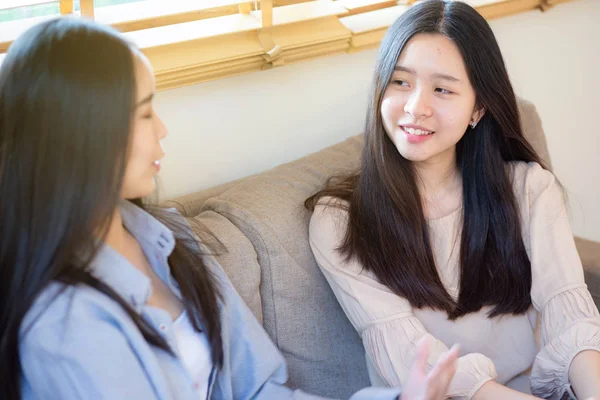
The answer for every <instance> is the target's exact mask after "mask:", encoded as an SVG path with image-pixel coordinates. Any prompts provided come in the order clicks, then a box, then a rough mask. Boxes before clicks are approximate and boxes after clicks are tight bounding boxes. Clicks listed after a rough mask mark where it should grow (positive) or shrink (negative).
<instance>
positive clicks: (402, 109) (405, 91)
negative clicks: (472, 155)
mask: <svg viewBox="0 0 600 400" xmlns="http://www.w3.org/2000/svg"><path fill="white" fill-rule="evenodd" d="M475 101H476V96H475V91H474V90H473V87H471V83H470V81H469V78H468V76H467V70H466V68H465V65H464V62H463V59H462V56H461V54H460V52H459V50H458V48H457V47H456V45H455V44H454V42H452V41H451V40H450V39H448V38H447V37H446V36H443V35H441V34H418V35H415V36H414V37H413V38H412V39H410V40H409V41H408V43H407V44H406V46H405V47H404V49H403V50H402V53H401V54H400V57H399V58H398V62H397V64H396V66H395V69H394V72H393V73H392V76H391V79H390V82H389V84H388V87H387V89H386V90H385V92H384V96H383V101H382V103H381V117H382V119H383V125H384V127H385V130H386V132H387V134H388V136H389V137H390V139H391V140H392V142H393V143H394V145H395V146H396V148H397V149H398V152H400V154H401V155H402V156H403V157H404V158H406V159H408V160H410V161H413V162H433V161H435V160H436V159H445V158H446V157H448V158H453V157H454V154H455V148H456V143H458V141H459V140H460V139H461V138H462V137H463V135H464V134H465V131H466V130H467V128H468V125H469V123H470V122H471V121H473V120H475V121H477V122H478V121H479V119H480V118H481V117H482V116H483V112H482V111H479V110H477V109H476V107H475Z"/></svg>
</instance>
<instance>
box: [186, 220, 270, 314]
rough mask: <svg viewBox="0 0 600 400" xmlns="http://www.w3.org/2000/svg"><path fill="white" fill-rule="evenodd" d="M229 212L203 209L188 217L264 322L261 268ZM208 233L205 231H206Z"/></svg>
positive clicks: (248, 241)
mask: <svg viewBox="0 0 600 400" xmlns="http://www.w3.org/2000/svg"><path fill="white" fill-rule="evenodd" d="M229 218H231V219H232V220H234V219H235V217H233V216H230V215H223V214H218V213H216V212H214V211H210V210H206V211H203V212H201V213H200V214H198V215H197V216H195V217H191V218H188V221H189V223H190V226H191V227H192V229H193V230H194V232H195V233H196V234H197V235H198V236H199V237H200V238H202V240H203V242H204V243H206V244H208V246H209V247H210V248H211V251H212V252H214V255H215V257H216V259H217V261H218V262H219V264H221V266H222V267H223V269H224V270H225V272H226V273H227V275H228V276H229V278H230V279H231V282H232V283H233V286H234V287H235V288H236V290H237V291H238V293H239V294H240V296H241V297H242V299H244V301H245V302H246V304H247V305H248V307H249V308H250V310H251V311H252V313H253V314H254V316H255V317H256V319H258V320H259V321H260V322H261V323H262V322H263V313H262V301H261V297H260V292H259V288H260V277H261V270H260V265H259V264H258V256H257V254H256V251H254V246H252V243H250V240H248V238H247V237H246V236H245V235H244V234H243V233H242V231H240V230H239V229H238V228H237V227H236V226H235V225H234V224H233V223H232V222H231V220H230V219H229ZM207 232H208V234H207Z"/></svg>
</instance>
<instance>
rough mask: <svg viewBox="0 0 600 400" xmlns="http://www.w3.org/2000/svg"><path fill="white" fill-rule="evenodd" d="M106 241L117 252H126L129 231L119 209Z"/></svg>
mask: <svg viewBox="0 0 600 400" xmlns="http://www.w3.org/2000/svg"><path fill="white" fill-rule="evenodd" d="M104 241H105V243H106V244H108V245H109V246H110V247H112V248H113V249H114V250H116V251H117V252H119V253H121V254H122V253H123V252H124V249H125V247H126V243H127V230H126V229H125V227H124V226H123V219H122V218H121V212H120V210H119V208H117V209H116V210H115V211H114V213H113V217H112V220H111V221H110V226H109V227H108V231H107V233H106V237H105V239H104Z"/></svg>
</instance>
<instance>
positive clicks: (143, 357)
mask: <svg viewBox="0 0 600 400" xmlns="http://www.w3.org/2000/svg"><path fill="white" fill-rule="evenodd" d="M154 92H155V83H154V78H153V74H152V72H151V69H150V65H149V64H148V62H147V60H146V58H145V57H144V56H143V55H142V54H141V52H140V51H139V50H138V49H136V48H135V47H134V46H132V45H131V44H129V43H127V42H125V41H124V40H123V39H122V38H121V37H120V36H119V34H118V33H117V32H116V31H113V30H112V29H110V28H106V27H102V26H100V25H97V24H94V23H92V22H86V21H83V20H81V19H74V18H59V19H56V20H52V21H48V22H44V23H42V24H40V25H38V26H36V27H34V28H32V29H30V30H29V31H28V32H26V33H25V34H24V35H23V36H22V37H20V38H19V39H18V40H17V41H16V42H15V43H14V44H13V45H12V46H11V47H10V50H9V52H8V55H7V57H6V59H5V61H4V63H3V65H2V69H1V70H0V196H1V198H2V201H1V202H0V395H1V396H0V397H2V398H3V399H7V400H14V399H20V398H25V399H61V400H64V399H80V398H86V399H111V400H113V399H185V400H187V399H190V400H191V399H195V400H197V399H201V398H204V399H206V398H215V399H316V397H314V396H310V395H307V394H304V393H302V392H300V391H298V390H296V391H293V390H291V389H289V388H286V387H285V386H284V383H285V381H286V379H287V375H286V369H285V364H284V359H283V357H282V356H281V354H280V353H279V351H278V350H277V349H276V347H275V346H274V345H273V343H272V342H271V341H270V340H269V338H268V336H267V335H266V333H265V332H264V330H263V329H262V327H261V326H260V324H259V323H258V322H257V321H256V319H254V317H253V316H252V314H251V313H250V311H249V310H248V308H247V307H246V306H245V304H244V303H243V301H242V300H241V299H240V297H239V296H238V294H237V293H236V292H235V290H234V289H233V287H232V285H231V283H230V282H229V280H228V279H227V277H226V275H225V274H224V272H223V271H222V270H221V268H220V267H219V265H218V264H217V263H216V262H215V260H214V258H212V257H211V256H210V255H209V251H208V248H206V247H204V245H203V244H201V243H200V242H199V241H198V240H197V239H196V237H195V236H194V235H193V233H192V231H191V229H190V228H189V226H188V225H187V223H186V221H185V219H183V217H181V216H180V215H179V214H177V213H176V212H174V211H172V210H163V209H160V208H157V207H149V206H146V205H144V204H143V203H142V201H141V199H142V198H144V197H146V196H148V195H150V194H152V192H153V191H154V189H155V182H154V176H155V175H156V174H157V172H158V171H159V170H160V162H161V159H162V158H163V156H164V152H163V150H162V147H161V145H160V140H161V139H163V138H164V137H165V136H166V133H167V131H166V129H165V126H164V125H163V123H162V121H161V120H160V118H159V117H158V116H157V115H156V114H155V112H154V109H153V107H152V97H153V94H154ZM456 355H457V352H456V349H454V350H452V351H450V352H449V353H447V355H446V356H445V357H443V359H442V360H441V361H440V362H439V363H438V365H437V366H435V368H434V369H433V370H431V371H430V372H427V366H426V359H427V344H422V345H421V357H420V358H419V360H420V361H419V362H418V365H416V366H415V370H414V372H413V378H412V379H411V381H410V383H409V384H408V385H407V387H406V388H404V393H403V394H402V396H401V398H402V399H403V400H411V399H417V398H419V399H431V400H437V399H442V398H443V394H444V393H445V391H446V386H447V385H448V382H449V381H450V379H451V378H452V375H453V373H454V368H455V360H456ZM399 396H400V391H399V390H397V389H375V388H368V389H365V390H363V391H360V392H359V393H357V394H356V395H355V396H353V399H367V398H369V399H381V400H383V399H390V400H391V399H396V398H399Z"/></svg>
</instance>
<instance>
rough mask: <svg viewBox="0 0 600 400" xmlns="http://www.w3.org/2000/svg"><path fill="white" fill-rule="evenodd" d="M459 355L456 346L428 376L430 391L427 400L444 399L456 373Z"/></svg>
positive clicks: (445, 354) (443, 355) (443, 356)
mask: <svg viewBox="0 0 600 400" xmlns="http://www.w3.org/2000/svg"><path fill="white" fill-rule="evenodd" d="M458 354H459V347H458V345H454V346H452V348H451V349H450V350H449V351H447V352H445V353H444V354H442V356H441V357H440V358H439V360H438V362H437V363H436V365H435V367H434V368H433V369H432V370H431V372H430V373H429V374H428V376H427V384H428V391H427V396H426V399H431V400H438V399H440V400H441V399H443V398H444V396H445V394H446V393H447V391H448V387H449V386H450V382H451V381H452V378H453V377H454V374H455V372H456V360H457V359H458Z"/></svg>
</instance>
